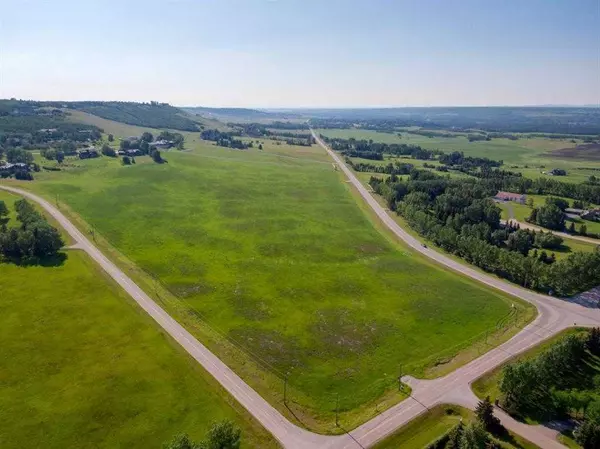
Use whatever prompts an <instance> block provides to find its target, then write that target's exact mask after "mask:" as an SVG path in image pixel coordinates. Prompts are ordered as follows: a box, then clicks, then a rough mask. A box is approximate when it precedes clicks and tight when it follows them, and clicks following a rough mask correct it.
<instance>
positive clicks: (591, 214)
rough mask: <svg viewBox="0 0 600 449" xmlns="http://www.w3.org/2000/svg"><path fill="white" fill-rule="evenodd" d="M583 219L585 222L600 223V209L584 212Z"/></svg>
mask: <svg viewBox="0 0 600 449" xmlns="http://www.w3.org/2000/svg"><path fill="white" fill-rule="evenodd" d="M581 218H583V219H584V220H591V221H600V209H589V210H584V211H583V213H582V214H581Z"/></svg>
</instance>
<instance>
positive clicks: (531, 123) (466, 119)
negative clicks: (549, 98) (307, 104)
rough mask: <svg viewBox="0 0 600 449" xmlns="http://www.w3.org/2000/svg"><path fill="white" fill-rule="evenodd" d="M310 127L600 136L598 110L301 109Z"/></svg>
mask: <svg viewBox="0 0 600 449" xmlns="http://www.w3.org/2000/svg"><path fill="white" fill-rule="evenodd" d="M296 112H297V113H302V114H304V115H305V116H307V117H310V118H311V120H312V123H313V125H314V126H317V127H318V126H324V127H344V126H346V127H347V126H355V125H356V124H360V123H363V122H365V123H366V122H369V123H370V124H373V123H378V124H387V125H388V126H389V127H390V128H395V127H410V126H419V127H424V128H427V129H454V130H469V129H479V130H485V131H489V132H521V133H531V132H543V133H564V134H600V108H589V107H556V106H552V107H541V106H514V107H513V106H492V107H429V108H426V107H406V108H355V109H302V110H297V111H296Z"/></svg>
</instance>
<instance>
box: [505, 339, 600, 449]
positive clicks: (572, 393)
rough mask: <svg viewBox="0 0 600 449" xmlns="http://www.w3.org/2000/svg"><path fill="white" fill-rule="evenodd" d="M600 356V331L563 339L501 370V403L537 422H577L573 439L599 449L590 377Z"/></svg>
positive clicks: (598, 400) (599, 411)
mask: <svg viewBox="0 0 600 449" xmlns="http://www.w3.org/2000/svg"><path fill="white" fill-rule="evenodd" d="M598 356H600V329H598V328H594V329H591V330H589V331H587V333H586V335H584V336H579V335H571V336H568V337H565V338H563V339H562V340H560V341H559V342H558V343H557V344H555V345H553V346H552V347H550V348H549V349H547V350H546V351H544V352H543V353H542V354H540V355H538V356H537V357H535V358H533V359H530V360H525V361H519V362H515V363H511V364H509V365H507V366H506V367H504V369H503V371H502V378H501V381H500V391H501V392H502V399H501V402H502V404H503V406H504V407H505V408H506V409H507V410H508V411H509V412H510V413H512V414H516V415H520V416H532V417H535V418H536V419H544V420H546V419H561V418H565V417H568V416H571V417H573V418H576V419H578V420H579V422H580V424H579V426H578V428H577V429H576V430H575V432H574V435H575V438H576V440H577V441H578V442H579V444H581V446H582V447H583V448H584V449H597V448H598V447H600V446H599V445H600V390H599V389H598V385H597V382H595V381H594V379H593V378H592V376H591V375H590V367H591V366H593V365H594V363H596V362H594V361H593V360H592V359H593V358H594V357H598Z"/></svg>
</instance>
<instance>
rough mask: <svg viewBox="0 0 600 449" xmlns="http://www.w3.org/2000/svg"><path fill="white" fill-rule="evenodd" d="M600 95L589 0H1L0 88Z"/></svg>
mask: <svg viewBox="0 0 600 449" xmlns="http://www.w3.org/2000/svg"><path fill="white" fill-rule="evenodd" d="M12 97H15V98H22V99H38V100H124V101H125V100H126V101H150V100H154V101H161V102H168V103H171V104H174V105H178V106H215V107H266V108H268V107H270V108H276V107H388V106H460V105H482V106H486V105H546V104H598V105H600V0H499V1H492V0H460V1H458V0H411V1H408V0H406V1H405V0H364V1H363V0H343V1H342V0H170V1H169V0H162V1H159V0H118V1H115V0H103V1H98V0H47V1H41V0H36V1H33V0H0V98H12Z"/></svg>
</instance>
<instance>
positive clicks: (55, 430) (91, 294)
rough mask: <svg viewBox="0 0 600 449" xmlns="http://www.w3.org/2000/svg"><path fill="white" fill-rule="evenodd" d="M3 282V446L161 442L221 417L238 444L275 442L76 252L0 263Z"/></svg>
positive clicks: (201, 429)
mask: <svg viewBox="0 0 600 449" xmlns="http://www.w3.org/2000/svg"><path fill="white" fill-rule="evenodd" d="M0 199H4V200H8V201H12V200H14V197H10V196H9V195H8V194H4V193H1V192H0ZM8 201H7V202H8ZM0 279H2V282H1V284H2V287H1V294H0V341H2V344H1V345H0V446H1V447H2V448H3V449H10V448H14V449H20V448H23V447H44V448H57V449H63V448H70V447H72V448H74V447H77V448H107V449H108V448H115V447H127V448H144V449H145V448H159V447H161V445H162V443H163V442H164V441H166V440H170V439H171V438H172V436H173V435H174V434H177V433H180V432H188V433H189V434H190V435H192V436H193V437H194V438H195V439H201V438H202V437H203V436H204V434H205V432H206V431H207V430H208V428H209V426H210V424H211V422H212V421H218V420H221V419H225V418H228V419H232V420H234V421H235V422H236V423H237V425H239V426H240V427H241V428H242V431H243V440H244V442H243V445H242V446H243V447H246V448H251V447H255V448H265V447H269V448H275V447H277V444H276V443H275V442H274V441H273V439H272V438H271V436H270V435H268V434H267V433H266V431H265V430H264V429H262V427H261V426H260V425H259V424H258V423H257V422H256V421H254V419H252V418H251V417H250V416H249V415H248V414H247V413H246V412H245V411H244V410H243V409H242V408H241V407H240V406H239V405H238V404H237V403H236V402H235V401H233V399H232V398H231V397H229V396H228V394H227V393H226V392H225V391H223V390H222V389H221V388H220V386H219V385H218V384H217V383H216V382H215V381H214V380H213V379H212V378H211V377H210V376H209V375H208V374H207V373H206V372H204V371H203V370H202V369H201V368H200V367H199V366H198V364H197V363H196V362H195V361H194V360H192V359H191V358H190V357H188V355H187V354H185V353H184V352H183V351H182V350H180V349H179V348H178V347H176V346H175V345H174V344H173V343H172V342H171V341H170V340H168V339H167V338H166V337H165V336H164V335H163V334H162V333H161V332H160V331H159V330H158V329H157V326H156V325H155V324H154V323H153V322H152V321H151V320H150V318H148V317H147V316H146V315H145V314H144V313H143V312H141V311H140V310H139V309H138V308H137V306H136V305H134V304H133V303H132V301H130V299H129V297H128V296H127V295H126V294H125V293H123V292H122V291H121V290H120V289H119V288H118V287H117V286H116V285H114V284H113V283H112V281H110V280H109V279H108V277H106V276H105V275H104V274H103V273H102V272H101V271H99V269H98V268H97V266H96V265H95V263H94V262H92V261H91V260H90V259H89V258H88V257H87V256H86V255H84V254H83V253H80V252H78V251H69V252H68V258H67V260H66V262H65V263H64V264H63V265H61V266H57V267H44V266H30V267H20V266H16V265H13V264H0Z"/></svg>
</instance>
